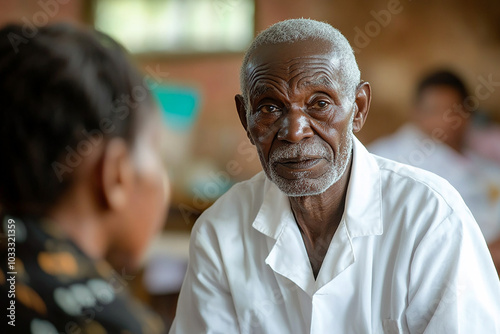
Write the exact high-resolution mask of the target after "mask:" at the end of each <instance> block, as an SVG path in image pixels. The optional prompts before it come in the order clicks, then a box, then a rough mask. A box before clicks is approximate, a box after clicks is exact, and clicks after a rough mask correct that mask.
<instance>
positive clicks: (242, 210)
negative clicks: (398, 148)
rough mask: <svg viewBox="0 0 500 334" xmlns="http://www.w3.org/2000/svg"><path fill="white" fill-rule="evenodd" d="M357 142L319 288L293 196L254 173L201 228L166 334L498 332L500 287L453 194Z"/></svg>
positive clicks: (205, 217) (476, 232)
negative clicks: (342, 207)
mask: <svg viewBox="0 0 500 334" xmlns="http://www.w3.org/2000/svg"><path fill="white" fill-rule="evenodd" d="M354 142H355V143H354V153H353V165H352V170H351V177H350V182H349V186H348V190H347V199H346V208H345V212H344V216H343V218H342V220H341V223H340V225H339V227H338V229H337V231H336V233H335V235H334V236H333V239H332V241H331V244H330V246H329V249H328V252H327V254H326V256H325V258H324V261H323V264H322V266H321V269H320V271H319V274H318V277H317V279H314V276H313V273H312V269H311V265H310V262H309V258H308V255H307V252H306V249H305V246H304V243H303V240H302V237H301V234H300V231H299V228H298V226H297V223H296V221H295V219H294V216H293V213H292V211H291V208H290V203H289V200H288V198H287V196H286V195H285V194H283V193H282V192H281V191H280V190H279V189H278V188H277V187H276V186H275V185H274V184H273V183H272V182H270V181H269V180H268V179H267V178H266V176H265V175H264V174H263V173H259V174H257V175H256V176H255V177H253V178H252V179H251V180H248V181H245V182H242V183H239V184H237V185H235V186H234V187H233V188H232V189H231V190H229V191H228V192H227V193H226V194H225V195H224V196H222V197H221V198H220V199H219V200H218V201H217V202H216V203H215V204H214V205H213V206H212V207H211V208H210V209H208V210H207V211H206V212H204V213H203V215H202V216H201V217H200V218H199V219H198V221H197V223H196V225H195V227H194V228H193V232H192V237H191V244H190V259H189V266H188V271H187V274H186V277H185V280H184V284H183V286H182V290H181V294H180V297H179V302H178V307H177V316H176V318H175V321H174V323H173V325H172V328H171V331H170V333H185V334H196V333H228V334H232V333H259V334H262V333H269V334H279V333H299V334H304V333H314V334H325V333H342V334H346V333H356V334H358V333H359V334H365V333H377V334H378V333H380V334H382V333H424V332H425V333H439V334H444V333H466V334H475V333H481V334H483V333H484V334H486V333H500V282H499V279H498V276H497V274H496V272H495V269H494V266H493V261H492V260H491V257H490V255H489V252H488V249H487V247H486V243H485V241H484V239H483V237H482V235H481V232H480V230H479V228H478V226H477V224H476V222H475V221H474V218H473V217H472V215H471V213H470V211H469V210H468V209H467V207H466V206H465V204H464V202H463V201H462V199H461V198H460V196H459V195H458V193H457V192H456V191H455V189H453V188H452V187H451V186H450V185H449V184H448V183H447V182H446V181H444V180H443V179H441V178H439V177H437V176H435V175H434V174H431V173H428V172H425V171H423V170H419V169H416V168H413V167H410V166H406V165H402V164H399V163H396V162H393V161H390V160H386V159H383V158H379V157H376V156H373V155H371V154H370V153H368V152H367V151H366V149H365V147H364V146H363V145H362V144H361V143H360V142H359V141H358V140H357V139H356V138H355V139H354Z"/></svg>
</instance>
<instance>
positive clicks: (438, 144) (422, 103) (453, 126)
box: [368, 70, 500, 273]
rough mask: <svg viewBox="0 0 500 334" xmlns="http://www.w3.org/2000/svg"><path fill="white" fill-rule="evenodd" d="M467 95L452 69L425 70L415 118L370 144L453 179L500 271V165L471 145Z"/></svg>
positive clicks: (391, 156) (376, 150)
mask: <svg viewBox="0 0 500 334" xmlns="http://www.w3.org/2000/svg"><path fill="white" fill-rule="evenodd" d="M468 97H469V94H468V91H467V89H466V86H465V84H464V83H463V81H462V80H461V79H460V78H459V77H458V76H457V75H456V74H454V73H453V72H451V71H448V70H440V71H436V72H433V73H431V74H429V75H427V76H426V77H424V78H423V79H422V80H421V82H420V83H419V84H418V86H417V89H416V96H415V102H414V107H413V111H412V113H411V123H409V124H406V125H404V126H403V127H401V128H400V129H399V130H398V131H397V132H396V133H394V134H393V135H390V136H388V137H385V138H382V139H379V140H377V141H375V142H374V143H373V144H372V145H370V146H369V147H368V149H369V151H370V152H371V153H374V154H377V155H380V156H382V157H384V158H388V159H392V160H396V161H398V162H402V163H406V164H409V165H412V166H415V167H419V168H422V169H425V170H428V171H430V172H433V173H435V174H437V175H439V176H441V177H443V178H444V179H446V180H447V181H448V182H450V183H451V185H452V186H453V187H454V188H455V189H457V190H458V192H459V193H460V195H461V196H462V198H463V199H464V201H465V203H466V204H467V206H468V207H469V209H470V210H471V212H472V214H473V216H474V218H475V219H476V221H477V223H478V224H479V227H480V228H481V231H482V232H483V235H484V237H485V239H486V242H487V243H488V246H489V248H490V251H491V254H492V257H493V261H494V262H495V265H496V267H497V271H498V272H499V273H500V168H499V167H498V165H497V164H496V163H494V162H493V161H488V160H486V159H485V158H483V157H481V156H480V155H479V154H476V153H475V151H474V150H472V149H470V148H469V147H468V145H467V140H466V138H467V132H468V130H469V127H470V123H471V119H472V110H471V109H470V108H466V107H465V106H466V105H467V104H466V103H465V102H466V101H467V98H468ZM464 104H465V105H464Z"/></svg>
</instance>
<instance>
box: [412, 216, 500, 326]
mask: <svg viewBox="0 0 500 334" xmlns="http://www.w3.org/2000/svg"><path fill="white" fill-rule="evenodd" d="M406 321H407V325H408V329H409V332H410V333H443V334H445V333H500V281H499V279H498V275H497V273H496V271H495V268H494V265H493V261H492V259H491V256H490V254H489V252H488V248H487V246H486V242H485V241H484V238H483V236H482V235H481V232H480V230H479V228H478V226H477V224H476V222H475V221H474V218H473V217H472V215H471V214H470V212H463V213H461V214H460V215H457V214H452V215H451V216H449V217H448V218H446V219H445V220H444V221H442V222H441V223H440V224H439V225H437V226H436V227H435V228H434V229H432V230H430V231H429V232H428V233H427V234H426V235H425V236H424V238H423V239H422V240H421V242H420V244H419V245H418V246H417V248H416V250H415V253H414V255H413V260H412V263H411V268H410V281H409V294H408V307H407V310H406Z"/></svg>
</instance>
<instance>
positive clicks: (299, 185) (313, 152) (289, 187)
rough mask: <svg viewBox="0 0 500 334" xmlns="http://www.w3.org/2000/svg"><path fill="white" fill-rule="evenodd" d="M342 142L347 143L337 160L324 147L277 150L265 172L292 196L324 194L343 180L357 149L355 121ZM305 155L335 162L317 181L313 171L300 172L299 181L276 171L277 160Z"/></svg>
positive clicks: (299, 144)
mask: <svg viewBox="0 0 500 334" xmlns="http://www.w3.org/2000/svg"><path fill="white" fill-rule="evenodd" d="M342 142H343V143H345V145H344V146H343V147H341V150H340V152H338V154H337V156H335V157H332V156H331V153H330V152H329V151H328V150H327V149H326V148H325V147H323V146H321V145H320V144H317V145H315V144H313V145H308V146H306V145H304V144H303V143H298V144H296V145H295V146H293V147H290V148H285V147H280V148H277V149H276V150H275V151H274V152H273V153H272V154H271V156H270V157H269V161H268V163H267V164H266V166H265V168H264V171H265V173H266V175H267V177H268V178H269V179H270V180H271V181H272V182H273V183H274V184H276V185H277V186H278V188H279V189H280V190H281V191H282V192H284V193H285V194H286V195H287V196H289V197H299V196H312V195H318V194H321V193H323V192H325V191H326V190H327V189H328V188H330V187H331V186H332V185H333V184H335V183H336V182H337V181H339V180H340V178H341V177H342V176H343V175H344V173H345V171H346V169H347V166H348V164H349V161H350V159H351V155H352V146H353V132H352V120H351V121H350V122H349V128H348V129H347V132H346V134H345V135H344V136H343V138H342ZM301 155H306V156H321V157H325V158H327V157H329V158H330V159H329V161H333V162H332V163H331V164H330V165H329V169H328V171H327V172H326V173H324V174H323V175H321V176H320V177H319V178H315V179H312V178H309V176H310V172H309V171H304V172H300V173H299V178H298V179H295V180H289V179H285V178H283V177H281V176H280V175H278V173H277V172H276V170H275V168H274V166H275V163H276V161H279V160H281V159H287V158H293V157H297V156H301Z"/></svg>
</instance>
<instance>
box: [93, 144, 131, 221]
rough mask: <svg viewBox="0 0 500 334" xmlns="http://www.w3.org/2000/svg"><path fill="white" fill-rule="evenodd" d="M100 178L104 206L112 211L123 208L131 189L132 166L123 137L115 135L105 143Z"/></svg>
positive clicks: (126, 203)
mask: <svg viewBox="0 0 500 334" xmlns="http://www.w3.org/2000/svg"><path fill="white" fill-rule="evenodd" d="M101 178H102V179H101V182H102V197H103V199H104V204H105V206H106V208H107V209H110V210H113V211H119V210H122V209H123V208H125V207H126V206H127V205H128V202H129V199H130V196H131V195H132V191H133V183H134V167H133V163H132V157H131V154H130V150H129V147H128V145H127V143H126V142H125V140H124V139H122V138H117V137H115V138H112V139H111V140H110V141H109V142H108V143H106V147H105V148H104V154H103V160H102V173H101Z"/></svg>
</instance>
